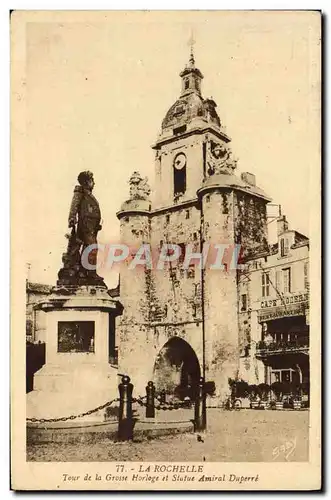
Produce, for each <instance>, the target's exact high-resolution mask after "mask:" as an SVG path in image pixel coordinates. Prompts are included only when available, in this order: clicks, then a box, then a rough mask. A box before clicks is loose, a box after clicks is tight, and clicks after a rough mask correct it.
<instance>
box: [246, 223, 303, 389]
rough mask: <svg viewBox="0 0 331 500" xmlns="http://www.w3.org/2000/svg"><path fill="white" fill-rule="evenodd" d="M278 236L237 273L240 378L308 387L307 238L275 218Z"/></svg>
mask: <svg viewBox="0 0 331 500" xmlns="http://www.w3.org/2000/svg"><path fill="white" fill-rule="evenodd" d="M277 237H278V241H277V243H276V244H274V245H272V246H271V247H270V248H269V250H268V251H267V252H265V253H262V254H260V255H256V256H255V257H254V258H253V259H249V260H247V261H246V262H245V265H244V269H243V270H242V271H240V272H239V277H238V304H239V330H240V342H239V344H240V356H241V363H240V365H241V369H240V373H241V377H242V378H243V379H245V380H246V381H248V382H249V383H251V384H256V383H261V382H265V383H267V384H269V385H271V384H272V383H273V382H283V383H290V384H293V385H298V384H304V385H306V386H309V239H308V238H307V237H306V236H304V235H302V234H300V233H298V232H297V231H293V230H290V229H289V227H288V223H287V221H286V218H285V216H280V217H279V218H278V219H277Z"/></svg>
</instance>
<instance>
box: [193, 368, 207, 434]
mask: <svg viewBox="0 0 331 500" xmlns="http://www.w3.org/2000/svg"><path fill="white" fill-rule="evenodd" d="M206 427H207V407H206V391H205V380H204V378H203V377H200V380H199V384H198V387H197V394H196V398H195V406H194V431H195V432H197V431H204V430H206Z"/></svg>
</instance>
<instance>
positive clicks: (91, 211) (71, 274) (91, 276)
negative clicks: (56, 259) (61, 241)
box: [57, 171, 106, 287]
mask: <svg viewBox="0 0 331 500" xmlns="http://www.w3.org/2000/svg"><path fill="white" fill-rule="evenodd" d="M78 182H79V185H77V186H76V187H75V189H74V194H73V198H72V202H71V206H70V211H69V218H68V226H69V228H71V234H69V235H66V236H67V238H68V240H69V241H68V247H67V251H66V253H64V254H63V256H62V262H63V267H62V269H60V271H59V274H58V277H59V279H58V282H57V283H58V285H78V286H79V285H99V286H104V287H106V285H105V283H104V281H103V279H102V278H101V277H100V276H98V275H97V273H96V265H97V254H98V249H97V247H96V245H97V234H98V232H99V231H100V229H101V225H100V222H101V212H100V207H99V203H98V201H97V199H96V198H95V196H94V195H93V194H92V191H93V188H94V184H95V183H94V178H93V173H92V172H90V171H85V172H81V173H80V174H79V175H78ZM90 245H93V247H91V249H90V250H87V248H88V247H89V246H90ZM85 250H86V252H85ZM84 252H85V253H84ZM84 256H85V258H86V262H87V263H88V264H89V265H88V266H86V265H84V259H82V257H84ZM82 261H83V262H82Z"/></svg>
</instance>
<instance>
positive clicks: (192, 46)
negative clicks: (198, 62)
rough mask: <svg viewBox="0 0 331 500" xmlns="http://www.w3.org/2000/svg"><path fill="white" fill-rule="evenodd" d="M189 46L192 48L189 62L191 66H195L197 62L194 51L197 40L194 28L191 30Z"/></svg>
mask: <svg viewBox="0 0 331 500" xmlns="http://www.w3.org/2000/svg"><path fill="white" fill-rule="evenodd" d="M188 45H189V46H190V59H189V62H190V65H191V66H194V64H195V60H194V51H193V48H194V45H195V38H194V32H193V28H192V29H191V36H190V38H189V40H188Z"/></svg>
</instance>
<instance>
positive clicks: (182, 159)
mask: <svg viewBox="0 0 331 500" xmlns="http://www.w3.org/2000/svg"><path fill="white" fill-rule="evenodd" d="M185 165H186V156H185V155H184V153H178V155H177V156H176V157H175V160H174V167H175V168H176V169H177V170H182V168H184V167H185Z"/></svg>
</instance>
